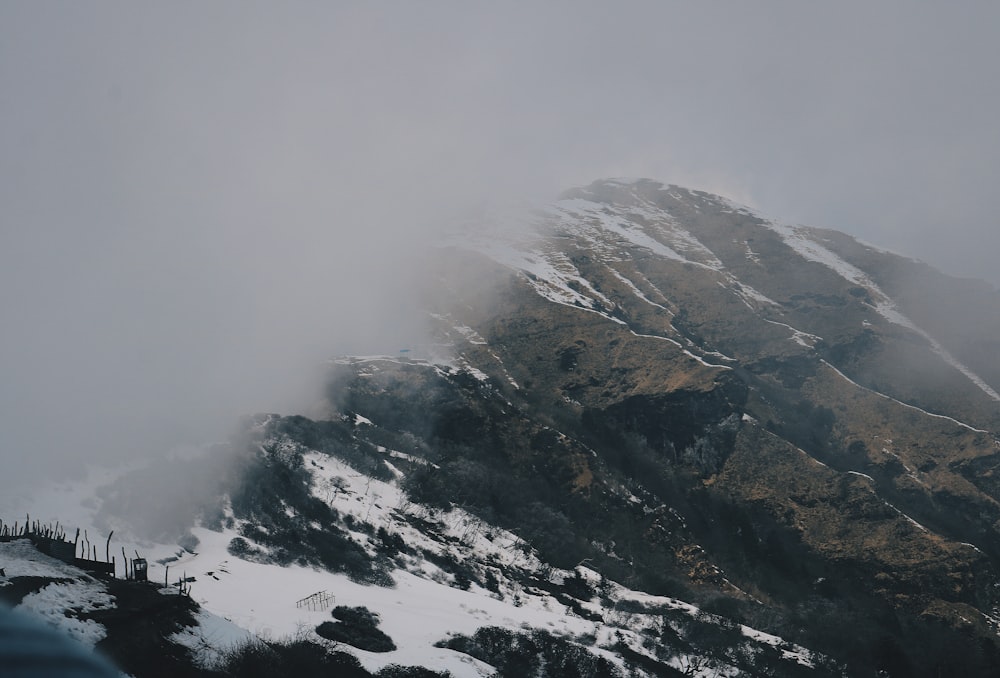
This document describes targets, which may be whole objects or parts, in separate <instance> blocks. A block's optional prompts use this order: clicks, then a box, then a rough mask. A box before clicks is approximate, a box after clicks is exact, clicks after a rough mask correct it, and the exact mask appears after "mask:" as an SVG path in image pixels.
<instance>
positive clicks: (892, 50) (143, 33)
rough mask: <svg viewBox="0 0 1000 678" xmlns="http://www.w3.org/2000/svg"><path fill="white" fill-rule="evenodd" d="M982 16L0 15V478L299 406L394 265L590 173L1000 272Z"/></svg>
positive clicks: (10, 479) (386, 347)
mask: <svg viewBox="0 0 1000 678" xmlns="http://www.w3.org/2000/svg"><path fill="white" fill-rule="evenodd" d="M998 19H1000V9H998V8H997V6H996V5H995V4H993V3H980V4H977V3H963V5H962V6H961V7H960V8H951V7H944V6H942V7H935V8H927V7H921V8H914V7H913V6H912V5H911V4H909V3H902V2H899V3H895V2H892V3H880V4H879V5H878V7H877V8H873V7H870V6H869V5H868V4H866V3H850V2H848V3H838V4H837V5H836V6H828V7H814V6H805V5H802V4H801V3H792V2H770V3H764V4H757V5H754V6H753V7H752V8H751V7H749V6H747V5H745V4H743V3H731V4H726V3H718V4H712V5H711V6H701V5H699V6H698V7H694V6H690V5H687V4H680V3H678V4H676V5H671V4H664V3H646V2H635V3H627V4H624V5H615V6H611V5H605V4H602V3H546V5H545V6H544V7H535V6H532V5H529V4H521V3H512V4H510V5H506V6H504V7H486V6H469V5H467V4H466V3H448V2H444V3H432V4H426V3H420V4H417V3H398V4H391V3H386V4H378V5H373V4H368V3H335V4H333V3H331V4H328V5H323V4H312V3H283V4H282V5H280V6H278V5H273V4H256V3H244V2H240V3H235V2H232V3H229V2H218V3H211V4H204V3H183V2H181V3H169V4H162V5H137V4H135V3H126V2H122V3H116V2H95V3H87V4H85V5H83V4H79V3H60V2H40V3H21V4H16V3H8V4H5V5H3V6H2V7H0V310H2V317H3V329H2V349H0V462H2V465H3V473H2V474H0V490H3V487H4V486H7V487H11V486H13V484H14V483H19V482H22V481H23V480H24V479H25V478H31V477H34V476H37V475H39V474H45V475H47V474H51V473H54V472H56V471H58V472H66V471H73V470H75V469H78V468H80V467H81V466H82V464H83V463H84V462H85V461H88V460H101V461H109V460H125V459H134V458H136V457H147V456H156V455H161V454H163V453H165V452H166V451H168V450H170V449H171V448H173V447H175V446H178V445H183V444H195V443H208V442H213V441H216V440H221V439H224V438H225V437H226V436H227V434H228V433H229V431H230V430H231V429H232V428H233V427H235V426H236V421H237V420H238V417H239V416H241V415H245V414H249V413H253V412H258V411H277V412H283V413H290V412H300V411H305V410H307V409H308V408H309V407H310V405H311V404H312V402H313V401H314V400H315V399H317V398H318V397H319V393H320V386H321V382H322V379H323V365H324V362H325V361H326V360H327V359H328V358H330V357H333V356H337V355H340V354H346V353H366V354H370V353H387V352H389V353H392V352H395V351H397V350H398V349H400V348H403V347H407V346H409V345H412V344H418V343H420V342H421V341H422V340H423V326H422V324H423V321H422V315H421V312H420V311H421V309H420V301H419V299H416V298H415V297H414V294H413V293H412V290H414V289H416V288H417V287H418V285H416V284H415V283H414V280H415V279H418V278H419V276H421V275H422V274H423V273H424V271H422V270H421V266H420V265H419V262H421V261H423V260H424V258H423V256H422V255H421V250H422V249H423V248H425V247H428V246H430V245H432V244H433V243H434V242H435V239H436V238H437V237H438V234H440V233H441V232H443V231H444V230H446V229H448V228H449V225H450V224H453V223H454V222H455V221H456V220H457V219H460V218H462V217H463V216H464V215H466V214H468V213H470V212H472V211H475V210H477V209H479V208H481V207H482V206H484V205H488V204H492V203H506V202H508V201H525V200H527V201H532V200H544V199H549V198H551V197H553V196H555V195H556V194H557V193H558V192H559V191H561V190H563V189H565V188H568V187H571V186H575V185H582V184H586V183H589V182H590V181H592V180H593V179H596V178H600V177H606V176H648V177H651V178H654V179H659V180H663V181H667V182H673V183H680V184H683V185H687V186H691V187H693V188H699V189H703V190H710V191H714V192H718V193H722V194H724V195H727V196H729V197H731V198H733V199H736V200H739V201H741V202H745V203H748V204H750V205H751V206H753V207H756V208H758V209H760V210H762V211H763V212H764V213H766V214H767V215H769V216H772V217H774V218H777V219H781V220H784V221H792V222H801V223H806V224H809V225H814V226H823V227H830V228H836V229H838V230H843V231H845V232H847V233H850V234H852V235H855V236H858V237H861V238H863V239H865V240H867V241H870V242H872V243H874V244H876V245H879V246H882V247H887V248H890V249H893V250H896V251H898V252H900V253H903V254H906V255H909V256H914V257H918V258H922V259H925V260H927V261H929V262H930V263H932V264H934V265H936V266H939V267H941V268H942V269H944V270H945V271H946V272H948V273H951V274H954V275H960V276H968V277H979V278H984V279H987V280H989V281H990V282H991V283H992V284H994V285H997V284H1000V274H998V273H997V272H996V267H995V266H994V264H993V258H994V253H995V252H997V251H1000V229H997V228H996V226H997V224H996V216H995V214H996V210H995V206H994V204H993V202H994V195H993V193H994V189H993V186H992V185H991V184H992V178H993V177H995V176H996V175H997V170H998V167H997V165H998V164H1000V133H998V131H997V127H996V125H995V120H996V118H997V116H998V111H997V109H998V107H1000V78H998V77H997V73H996V70H997V68H998V66H997V64H1000V54H998V51H1000V48H998V47H997V44H996V41H995V40H994V36H993V35H992V32H993V27H995V26H996V25H997V23H998Z"/></svg>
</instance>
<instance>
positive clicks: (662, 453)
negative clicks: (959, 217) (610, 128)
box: [32, 180, 1000, 676]
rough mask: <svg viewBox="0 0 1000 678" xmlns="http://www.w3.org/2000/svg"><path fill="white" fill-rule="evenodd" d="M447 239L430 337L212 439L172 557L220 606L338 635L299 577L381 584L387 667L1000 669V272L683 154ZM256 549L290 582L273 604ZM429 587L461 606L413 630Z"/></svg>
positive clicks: (116, 505)
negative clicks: (778, 200)
mask: <svg viewBox="0 0 1000 678" xmlns="http://www.w3.org/2000/svg"><path fill="white" fill-rule="evenodd" d="M505 222H513V227H510V228H508V227H506V226H504V223H505ZM433 262H434V265H433V266H432V267H431V268H432V270H433V275H432V276H431V280H429V281H428V282H427V283H426V290H425V292H426V298H427V299H428V302H427V303H428V309H427V310H428V313H429V316H428V317H429V319H430V321H429V322H430V325H431V331H432V334H433V338H432V339H431V340H430V341H429V342H428V343H427V344H426V346H419V347H414V349H413V350H411V351H406V352H401V353H400V354H399V355H396V356H370V357H345V358H341V359H338V360H335V361H332V362H331V364H330V366H329V374H328V384H329V385H328V388H327V390H326V393H325V398H324V402H323V403H321V404H320V405H318V406H317V409H316V412H315V413H314V414H313V415H311V416H310V417H304V416H301V415H296V416H278V415H266V416H265V415H261V416H257V417H255V418H253V419H251V420H249V421H248V422H247V424H246V426H245V427H244V430H243V431H242V433H241V434H240V435H239V436H238V437H236V438H234V439H233V440H232V441H231V442H230V443H228V445H227V446H225V450H220V451H217V453H216V454H215V456H214V457H213V458H211V459H208V460H206V461H204V462H191V465H190V466H188V467H185V473H186V474H191V475H194V476H196V477H204V478H218V481H217V483H216V484H215V485H213V486H212V488H213V489H212V492H214V493H215V494H216V495H218V494H222V498H221V500H220V499H219V497H218V496H211V497H209V498H207V499H205V500H204V501H203V502H202V503H201V504H197V503H195V502H193V501H192V500H191V499H190V498H185V499H186V503H187V505H188V511H187V513H186V514H185V515H186V516H188V517H190V516H197V523H198V526H197V527H195V528H193V529H191V530H190V533H189V534H190V536H191V538H190V539H189V538H187V537H184V539H186V541H184V542H182V543H186V544H187V545H188V546H187V547H185V548H183V549H180V550H178V549H177V547H175V546H170V545H168V544H162V545H160V546H157V547H156V551H157V558H159V559H161V560H163V562H164V564H165V563H166V562H170V563H171V566H172V567H184V568H187V571H188V572H191V573H194V574H193V577H194V582H193V588H194V592H195V593H194V597H195V599H199V596H201V598H200V601H201V603H202V605H203V606H204V607H205V609H206V610H208V611H211V612H217V613H220V614H224V615H226V616H229V617H230V618H234V619H235V618H236V617H237V616H239V618H240V620H242V622H241V623H243V624H245V625H247V626H248V627H249V626H254V625H256V624H266V623H267V622H265V620H264V619H263V618H262V617H261V616H259V615H258V614H257V613H251V612H248V611H247V608H249V607H250V605H251V602H252V604H253V606H254V607H255V608H256V609H260V610H268V613H267V614H271V615H274V616H275V617H276V618H278V617H280V618H281V619H282V620H283V621H282V624H283V626H282V628H283V629H285V632H291V630H292V628H293V626H292V621H293V620H295V619H298V617H296V615H302V616H301V619H302V620H305V621H304V623H307V624H308V625H310V626H309V628H310V629H312V630H310V631H308V632H306V633H305V635H304V638H305V639H306V640H307V641H308V642H310V643H314V644H318V645H319V646H320V647H324V648H327V650H328V651H329V650H331V648H333V647H338V648H342V647H343V646H339V645H338V646H332V645H329V644H326V645H324V643H328V642H329V641H326V640H323V636H322V635H321V634H317V633H316V631H317V630H318V629H319V628H320V626H322V625H317V624H318V622H319V620H320V618H321V616H322V615H321V616H317V614H318V613H314V612H312V611H301V612H290V611H288V610H285V609H284V607H283V605H284V604H285V602H287V600H286V599H289V600H291V599H298V598H301V597H302V596H305V595H308V594H312V593H314V591H312V590H309V591H305V590H299V589H295V587H293V586H291V584H290V582H292V581H295V580H299V581H302V582H306V581H308V582H309V583H310V588H313V589H317V590H319V589H321V588H324V587H326V588H329V589H331V590H332V591H333V593H334V594H335V595H336V592H337V591H339V592H340V593H339V595H341V596H342V597H343V598H344V600H343V601H338V603H339V604H341V605H347V606H355V607H356V606H358V605H363V604H364V603H365V601H366V599H367V600H368V603H369V604H370V605H371V607H372V608H373V610H372V611H373V612H374V613H375V616H374V617H369V616H366V615H360V616H359V615H358V614H357V613H352V614H354V616H353V617H351V618H355V619H357V618H364V619H366V620H368V621H366V622H365V623H366V624H375V625H376V626H377V625H379V624H381V627H382V629H383V630H384V631H387V632H388V635H389V636H391V638H392V639H393V640H394V641H395V644H396V646H397V649H396V650H393V651H390V652H389V653H388V656H381V657H380V656H377V655H375V654H366V651H364V650H363V649H361V650H359V649H358V648H356V647H355V648H354V649H350V648H347V649H348V651H349V652H351V653H353V654H354V655H356V656H357V657H359V658H360V659H359V660H360V661H361V664H363V667H364V670H367V671H370V672H377V671H382V670H385V671H387V670H388V667H389V666H390V663H391V662H393V661H395V662H396V663H401V664H405V665H409V666H417V665H422V666H425V667H428V668H429V669H434V670H441V669H447V670H449V671H452V672H453V673H454V675H469V676H473V675H489V673H490V672H495V673H496V674H497V675H522V674H523V671H522V673H521V674H519V673H518V671H519V670H522V669H523V670H526V669H524V665H523V664H519V663H518V661H522V660H524V658H525V657H526V656H528V655H532V656H545V657H547V659H546V660H545V662H550V663H549V664H546V663H545V662H543V667H542V668H539V667H537V666H535V667H534V668H532V669H531V670H537V671H549V673H548V674H544V675H562V674H559V673H558V670H557V668H556V664H558V662H562V661H566V662H569V663H567V664H559V666H562V668H563V669H565V670H566V671H570V675H607V673H601V671H605V672H611V671H618V672H620V674H621V675H677V674H678V673H682V674H685V673H686V674H688V675H711V674H712V673H713V672H714V673H716V674H725V675H737V674H739V673H751V674H752V673H767V674H770V675H850V676H855V675H857V676H874V675H884V674H888V675H914V676H916V675H928V676H930V675H935V673H936V672H938V671H942V670H948V671H950V672H963V675H990V673H991V671H992V670H993V669H994V668H995V667H996V666H997V665H1000V643H998V640H997V639H998V633H1000V594H998V593H997V590H998V588H1000V481H998V480H997V479H998V478H1000V402H998V401H1000V396H998V395H997V392H996V391H997V389H998V388H1000V371H998V370H997V369H996V368H995V367H994V366H993V365H992V362H991V360H990V355H991V354H990V349H991V347H994V346H996V342H997V337H998V336H1000V327H998V326H997V323H998V322H1000V320H997V319H996V318H991V317H988V316H989V313H988V310H989V309H991V308H994V307H996V308H1000V306H998V305H1000V293H996V291H995V290H994V291H993V292H992V294H991V292H990V290H989V289H987V288H984V287H982V286H977V285H975V284H973V283H969V282H967V281H961V280H956V279H951V278H948V277H947V276H942V275H941V274H938V273H936V272H934V271H933V270H932V269H930V268H929V267H927V266H926V265H925V264H922V263H920V262H916V261H914V260H910V259H907V258H905V257H902V256H899V255H896V254H893V253H890V252H885V251H882V250H878V249H877V248H873V247H870V246H867V245H864V244H863V243H859V242H858V241H856V240H854V239H853V238H851V237H850V236H847V235H844V234H839V233H836V232H834V231H830V230H828V229H813V228H808V227H804V226H788V225H783V224H780V223H776V222H773V221H771V220H768V219H764V218H763V217H760V216H758V215H756V214H755V213H754V212H753V211H752V210H750V209H748V208H745V207H742V206H739V205H736V204H734V203H732V202H730V201H728V200H726V199H725V198H721V197H719V196H714V195H712V194H708V193H704V192H700V191H692V190H689V189H683V188H680V187H676V186H669V185H664V184H661V183H659V182H655V181H651V180H635V181H620V180H604V181H598V182H594V183H593V184H591V185H589V186H586V187H582V188H576V189H572V190H570V191H568V192H566V193H564V194H563V197H562V198H561V199H560V200H557V201H556V202H555V203H553V204H552V205H550V206H547V207H544V208H541V209H539V210H535V211H533V212H529V213H507V214H504V215H501V216H499V217H496V218H495V219H494V220H493V221H492V222H491V221H490V219H485V220H482V221H480V222H478V223H476V224H471V225H468V227H467V228H465V229H463V230H462V231H460V232H459V233H457V234H456V235H454V236H452V237H450V238H449V239H447V240H446V242H445V243H443V244H442V246H441V247H440V248H439V249H438V250H437V253H436V255H435V258H434V259H433ZM924 290H933V294H931V295H930V296H928V297H926V298H925V297H923V296H921V295H922V293H923V291H924ZM950 293H958V294H968V295H972V296H971V297H969V299H970V300H971V302H970V303H971V307H970V308H965V307H964V306H963V304H959V303H956V301H955V300H951V303H947V300H948V298H949V297H948V295H949V294H950ZM942 300H945V301H942ZM935 304H938V305H940V304H945V305H946V306H947V308H946V310H945V311H943V312H942V313H941V314H938V313H937V312H936V309H935ZM960 307H961V308H960ZM984 309H985V310H986V311H987V312H986V313H985V316H986V317H980V315H983V314H984V313H983V311H984ZM998 317H1000V316H998ZM954 324H959V325H961V327H954V326H953V325H954ZM226 455H228V456H226ZM221 457H225V458H227V459H228V458H230V457H231V459H232V461H230V462H227V463H226V464H221V468H224V469H225V472H223V471H221V470H220V463H219V459H220V458H221ZM199 464H200V465H199ZM153 475H154V476H156V475H160V476H162V475H164V474H163V473H159V474H157V473H156V472H154V474H153ZM148 496H149V493H144V492H143V491H142V489H141V484H140V483H139V482H138V477H137V476H135V475H133V476H132V477H131V478H123V479H120V480H119V481H117V482H116V483H115V484H114V486H113V490H112V491H109V492H104V493H103V497H104V498H103V504H102V506H101V509H100V512H99V514H98V515H99V516H100V517H101V519H102V520H103V521H104V522H103V524H104V525H105V526H106V527H107V528H116V529H122V530H125V529H127V522H126V523H122V522H119V521H122V520H123V516H128V514H129V513H130V512H131V513H136V510H135V507H137V506H141V504H142V500H143V498H146V497H148ZM36 513H38V512H37V511H35V510H33V511H32V514H33V515H35V514H36ZM185 520H188V518H185ZM182 522H183V521H182ZM190 527H191V526H190V522H189V521H188V522H185V523H184V524H183V525H179V526H178V529H180V530H182V531H185V530H188V529H189V528H190ZM199 541H200V543H201V547H199V546H197V545H196V544H197V543H198V542H199ZM192 544H195V545H194V546H192ZM199 548H201V549H203V553H199ZM171 559H172V560H171ZM222 559H224V560H225V561H226V563H228V564H227V565H226V570H227V571H226V572H225V573H223V574H220V573H221V572H222V570H220V565H219V562H218V561H219V560H222ZM154 569H155V568H154ZM236 571H239V572H240V573H242V574H241V575H240V576H244V577H247V578H249V580H252V581H254V582H259V581H262V580H263V579H264V578H271V579H272V580H273V581H275V582H277V581H281V582H283V583H282V584H281V586H277V585H276V586H274V587H273V588H274V589H275V590H274V591H270V590H268V587H264V590H263V591H259V592H258V594H257V595H258V596H259V598H258V600H257V601H255V602H253V601H250V600H243V599H241V598H240V596H239V595H238V594H237V593H236V592H237V591H238V590H239V586H238V584H239V578H238V577H236V576H234V575H230V574H229V572H236ZM293 575H294V576H293ZM151 576H154V577H155V576H158V572H157V573H152V574H151ZM324 582H325V583H324ZM394 586H395V587H396V588H393V587H394ZM293 590H294V591H295V594H294V595H293V594H292V591H293ZM366 592H367V593H366ZM404 592H406V593H407V596H409V595H410V594H413V595H414V596H415V597H412V598H411V597H407V598H406V600H413V601H416V600H424V601H426V600H429V599H431V598H434V597H435V596H436V598H437V599H439V600H441V601H448V602H447V605H449V606H452V607H450V608H449V610H450V612H448V613H445V611H444V610H443V609H441V610H438V609H437V608H435V610H436V612H435V616H434V618H435V619H439V620H440V619H447V622H441V623H440V624H439V623H438V622H435V624H437V625H434V624H432V625H430V627H429V628H428V630H427V633H426V634H424V635H423V636H421V637H420V638H419V639H417V638H416V637H415V636H413V635H412V634H407V633H405V632H404V630H403V626H402V625H401V622H400V620H401V619H404V618H405V619H410V618H411V616H412V615H413V614H414V612H413V610H410V609H403V608H398V607H394V605H395V604H396V602H398V600H399V599H400V597H402V596H403V594H404ZM435 592H436V593H435ZM474 596H485V597H486V598H488V599H489V600H486V598H483V599H482V602H481V603H479V604H478V607H477V603H475V602H474V601H475V600H476V598H475V597H474ZM424 604H426V603H424ZM442 604H445V603H442ZM463 606H464V607H463ZM476 610H492V612H483V613H482V614H480V613H479V612H477V611H476ZM518 610H521V611H520V612H518ZM438 615H440V616H438ZM519 615H521V616H520V620H521V621H520V622H519V621H518V619H519ZM326 616H329V615H326ZM348 616H350V615H348ZM338 619H340V618H338ZM372 619H374V620H375V621H374V622H373V621H372ZM325 623H326V624H330V622H325ZM338 623H344V622H343V620H341V621H340V622H338ZM522 624H527V628H521V625H522ZM193 628H195V629H196V628H197V627H193ZM206 628H207V627H206ZM323 628H324V629H326V630H325V631H324V633H327V632H329V631H330V626H324V627H323ZM366 628H367V627H366ZM250 630H251V631H258V629H257V628H252V629H250ZM542 632H544V633H542ZM191 633H192V634H194V635H195V636H197V634H198V632H197V630H193V631H191ZM359 633H360V631H359ZM533 634H535V635H533ZM538 634H541V635H538ZM546 634H548V635H546ZM431 636H434V637H433V638H432V637H431ZM765 636H766V637H765ZM567 643H568V644H567ZM528 648H533V649H528ZM768 648H770V649H768ZM581 652H582V653H583V654H581ZM394 653H395V654H394ZM557 658H558V659H557ZM342 659H343V658H341V659H338V660H337V661H341V660H342ZM598 660H603V661H607V662H610V664H608V665H607V666H605V665H604V664H600V666H601V667H604V668H595V667H597V666H598V664H599V661H598ZM192 661H194V659H192ZM317 661H319V660H317ZM331 661H332V660H331ZM421 662H423V663H421ZM552 662H554V663H552ZM595 662H597V663H595ZM545 666H547V667H548V668H544V667H545ZM516 667H520V668H516ZM568 667H575V668H568ZM607 667H611V668H607ZM198 670H201V671H205V672H210V671H217V672H222V673H223V674H225V671H226V670H227V669H226V668H225V667H220V666H219V665H215V666H214V667H213V666H209V665H202V666H201V668H200V669H198ZM572 671H576V674H573V673H572ZM587 671H590V672H591V673H587ZM880 672H882V673H881V674H880ZM359 675H360V674H359ZM400 675H403V674H400Z"/></svg>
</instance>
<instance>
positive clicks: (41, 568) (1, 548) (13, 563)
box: [0, 539, 86, 586]
mask: <svg viewBox="0 0 1000 678" xmlns="http://www.w3.org/2000/svg"><path fill="white" fill-rule="evenodd" d="M0 563H2V567H3V568H4V571H5V572H6V573H7V579H10V578H11V577H52V578H53V579H75V578H77V577H81V576H86V575H84V572H83V570H81V569H80V568H78V567H74V566H73V565H69V564H67V563H64V562H63V561H61V560H57V559H56V558H52V557H50V556H47V555H45V554H44V553H41V552H39V551H38V549H36V548H35V547H34V545H33V544H32V543H31V542H30V541H28V540H27V539H15V540H14V541H10V542H0ZM9 583H10V582H9V581H7V580H4V579H0V586H6V585H7V584H9Z"/></svg>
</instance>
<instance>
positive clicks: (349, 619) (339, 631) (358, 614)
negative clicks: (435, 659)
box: [316, 605, 396, 652]
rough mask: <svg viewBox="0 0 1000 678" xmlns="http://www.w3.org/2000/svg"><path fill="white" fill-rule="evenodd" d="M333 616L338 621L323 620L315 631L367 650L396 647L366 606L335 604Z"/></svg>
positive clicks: (386, 649) (328, 638) (382, 649)
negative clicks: (379, 627) (380, 628)
mask: <svg viewBox="0 0 1000 678" xmlns="http://www.w3.org/2000/svg"><path fill="white" fill-rule="evenodd" d="M333 616H334V618H335V619H338V620H340V621H338V622H323V623H322V624H320V625H319V626H317V627H316V633H317V634H319V635H320V636H322V637H323V638H326V639H327V640H333V641H336V642H338V643H346V644H347V645H351V646H353V647H356V648H358V649H359V650H367V651H368V652H391V651H392V650H395V649H396V644H395V643H393V642H392V638H390V637H389V636H387V635H386V634H384V633H382V631H380V630H379V629H378V621H379V620H378V615H376V614H375V613H374V612H372V611H370V610H369V609H368V608H366V607H345V606H343V605H340V606H337V607H335V608H334V609H333Z"/></svg>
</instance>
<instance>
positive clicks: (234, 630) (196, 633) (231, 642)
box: [170, 609, 256, 668]
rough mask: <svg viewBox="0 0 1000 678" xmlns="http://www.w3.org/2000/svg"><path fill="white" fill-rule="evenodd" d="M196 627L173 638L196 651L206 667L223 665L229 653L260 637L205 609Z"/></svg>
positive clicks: (172, 637)
mask: <svg viewBox="0 0 1000 678" xmlns="http://www.w3.org/2000/svg"><path fill="white" fill-rule="evenodd" d="M195 621H196V624H195V625H194V626H188V627H185V628H184V629H182V630H180V631H178V632H177V633H175V634H173V635H172V636H170V640H172V641H174V642H175V643H177V644H178V645H183V646H184V647H186V648H189V649H190V650H192V651H193V652H194V656H195V658H196V660H197V662H198V664H199V665H200V666H201V667H203V668H211V667H213V666H217V665H219V664H220V663H221V662H222V661H223V659H224V658H225V654H226V652H227V651H229V650H232V649H234V648H236V647H239V646H241V645H243V644H244V643H247V642H250V641H252V640H253V639H254V638H256V636H254V634H252V633H250V632H249V631H247V630H246V629H244V628H241V627H239V626H237V625H236V624H234V623H232V622H231V621H229V620H227V619H223V618H222V617H219V616H217V615H214V614H212V613H211V612H208V611H207V610H205V609H200V610H198V612H197V613H195Z"/></svg>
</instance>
